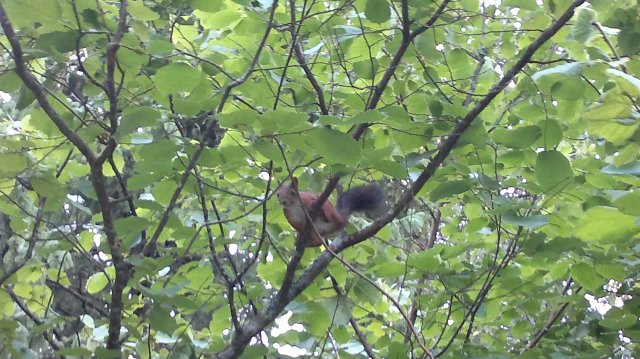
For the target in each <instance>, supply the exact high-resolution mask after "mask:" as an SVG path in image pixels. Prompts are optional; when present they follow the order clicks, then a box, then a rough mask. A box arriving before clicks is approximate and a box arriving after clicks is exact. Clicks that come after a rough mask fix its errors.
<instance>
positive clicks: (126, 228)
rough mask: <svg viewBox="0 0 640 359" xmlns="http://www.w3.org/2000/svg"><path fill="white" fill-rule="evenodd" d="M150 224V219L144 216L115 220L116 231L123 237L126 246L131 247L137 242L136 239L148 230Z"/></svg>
mask: <svg viewBox="0 0 640 359" xmlns="http://www.w3.org/2000/svg"><path fill="white" fill-rule="evenodd" d="M148 226H149V221H148V220H147V219H145V218H142V217H135V216H131V217H125V218H120V219H117V220H116V221H115V227H116V231H117V232H118V236H120V238H122V240H123V242H124V244H123V246H124V247H125V248H131V246H132V245H134V244H136V242H135V241H134V240H135V239H137V238H139V237H140V235H141V233H142V231H144V230H146V229H147V227H148Z"/></svg>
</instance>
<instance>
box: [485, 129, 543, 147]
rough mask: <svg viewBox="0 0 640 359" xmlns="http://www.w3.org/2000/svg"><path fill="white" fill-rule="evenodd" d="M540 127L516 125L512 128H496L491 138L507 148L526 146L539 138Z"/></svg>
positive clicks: (540, 133)
mask: <svg viewBox="0 0 640 359" xmlns="http://www.w3.org/2000/svg"><path fill="white" fill-rule="evenodd" d="M541 135H542V129H540V127H538V126H524V127H517V128H515V129H512V130H507V129H502V128H498V129H497V130H496V131H494V132H493V135H492V136H493V138H494V139H495V140H496V142H498V143H502V144H504V145H505V146H507V147H509V148H527V147H529V146H531V145H532V144H533V143H534V142H536V141H537V140H538V138H540V136H541Z"/></svg>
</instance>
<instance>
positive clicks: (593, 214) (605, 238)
mask: <svg viewBox="0 0 640 359" xmlns="http://www.w3.org/2000/svg"><path fill="white" fill-rule="evenodd" d="M638 232H640V226H639V225H638V223H637V220H636V217H634V216H630V215H628V214H624V213H622V212H620V211H619V210H618V209H617V208H612V207H604V206H598V207H592V208H590V209H589V210H587V212H585V215H584V217H582V219H581V220H580V221H579V222H578V223H577V224H576V235H577V236H578V237H580V238H581V239H582V240H584V241H586V242H605V243H615V242H619V241H631V240H632V239H633V236H634V235H636V234H637V233H638Z"/></svg>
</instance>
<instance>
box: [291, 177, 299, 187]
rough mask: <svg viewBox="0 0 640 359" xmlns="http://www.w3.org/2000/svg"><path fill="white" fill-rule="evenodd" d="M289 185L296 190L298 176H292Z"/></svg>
mask: <svg viewBox="0 0 640 359" xmlns="http://www.w3.org/2000/svg"><path fill="white" fill-rule="evenodd" d="M291 187H293V188H295V189H296V190H297V189H298V177H293V178H292V179H291Z"/></svg>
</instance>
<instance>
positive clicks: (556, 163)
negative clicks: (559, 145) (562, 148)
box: [535, 150, 573, 193]
mask: <svg viewBox="0 0 640 359" xmlns="http://www.w3.org/2000/svg"><path fill="white" fill-rule="evenodd" d="M535 172H536V178H537V179H538V183H539V184H540V186H542V188H543V191H544V192H547V193H557V192H559V191H560V190H562V188H564V187H565V186H566V185H567V184H568V183H569V181H570V180H571V179H572V178H573V171H572V170H571V164H570V163H569V160H567V158H566V157H565V156H564V155H563V154H562V153H560V152H558V151H555V150H548V151H544V152H540V153H538V158H537V160H536V169H535Z"/></svg>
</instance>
